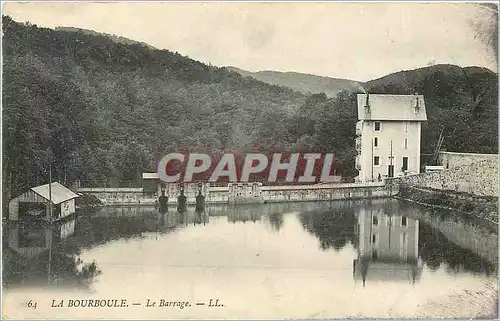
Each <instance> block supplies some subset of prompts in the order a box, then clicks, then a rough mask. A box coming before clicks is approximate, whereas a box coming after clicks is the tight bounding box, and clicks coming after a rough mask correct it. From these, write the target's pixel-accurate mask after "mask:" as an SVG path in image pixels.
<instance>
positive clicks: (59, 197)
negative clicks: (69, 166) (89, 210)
mask: <svg viewBox="0 0 500 321" xmlns="http://www.w3.org/2000/svg"><path fill="white" fill-rule="evenodd" d="M31 190H32V191H33V192H35V193H37V194H38V195H40V196H41V197H43V198H45V199H46V200H49V199H50V197H49V184H45V185H40V186H37V187H32V188H31ZM51 192H52V203H54V204H59V203H62V202H64V201H67V200H70V199H73V198H76V197H78V196H79V195H78V194H76V193H74V192H73V191H72V190H70V189H69V188H66V187H64V186H63V185H61V184H59V183H58V182H53V183H52V184H51Z"/></svg>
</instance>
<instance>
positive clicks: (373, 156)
mask: <svg viewBox="0 0 500 321" xmlns="http://www.w3.org/2000/svg"><path fill="white" fill-rule="evenodd" d="M373 140H374V138H372V140H371V143H372V182H373V180H374V178H373V166H374V165H373V163H374V162H375V160H374V158H375V155H373V144H374V143H373Z"/></svg>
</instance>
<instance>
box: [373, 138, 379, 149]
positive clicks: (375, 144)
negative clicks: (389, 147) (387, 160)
mask: <svg viewBox="0 0 500 321" xmlns="http://www.w3.org/2000/svg"><path fill="white" fill-rule="evenodd" d="M373 147H378V137H374V138H373Z"/></svg>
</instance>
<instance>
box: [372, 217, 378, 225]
mask: <svg viewBox="0 0 500 321" xmlns="http://www.w3.org/2000/svg"><path fill="white" fill-rule="evenodd" d="M373 225H374V226H377V225H378V217H377V216H374V217H373Z"/></svg>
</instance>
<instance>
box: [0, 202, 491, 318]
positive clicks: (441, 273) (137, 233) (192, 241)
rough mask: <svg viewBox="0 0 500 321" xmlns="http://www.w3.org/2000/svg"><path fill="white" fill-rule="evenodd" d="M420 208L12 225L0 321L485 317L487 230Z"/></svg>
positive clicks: (270, 210)
mask: <svg viewBox="0 0 500 321" xmlns="http://www.w3.org/2000/svg"><path fill="white" fill-rule="evenodd" d="M431 211H432V210H430V209H428V208H425V207H419V206H416V205H415V204H410V203H406V202H402V201H398V200H372V201H338V202H311V203H283V204H261V205H235V206H231V205H221V206H215V205H214V206H208V207H206V208H205V210H204V211H203V212H196V211H195V209H194V208H188V209H187V211H186V212H184V213H179V212H177V211H176V209H169V212H168V213H167V214H160V213H158V211H157V210H155V208H153V207H147V206H142V207H107V208H101V209H99V210H96V211H94V212H87V213H80V214H78V215H77V216H76V217H73V218H71V219H69V220H66V221H64V222H62V223H61V224H59V225H56V226H54V227H51V228H50V227H44V226H40V225H31V226H30V225H23V224H11V225H9V226H8V227H5V228H4V233H3V236H4V239H3V247H4V248H3V255H4V258H3V260H4V269H3V283H4V284H3V286H4V291H5V292H4V303H3V304H4V307H3V308H4V315H5V316H6V317H7V318H21V317H24V318H27V317H29V318H43V319H47V318H48V319H57V318H64V319H67V318H72V319H91V318H108V319H110V318H112V319H119V318H122V319H123V318H126V319H139V318H145V319H183V318H211V319H214V318H215V319H221V318H231V319H238V318H245V319H252V318H254V319H255V318H267V319H270V318H271V319H272V318H282V317H283V316H285V315H286V316H289V317H290V318H346V317H353V318H355V317H356V318H363V317H380V318H388V317H391V318H394V317H402V318H417V317H418V318H422V317H427V318H438V317H446V318H452V317H455V318H478V317H492V316H495V315H496V313H497V311H496V309H495V307H496V300H497V283H498V279H497V266H496V262H497V257H496V256H497V252H498V248H497V243H496V242H497V235H496V233H494V231H492V230H490V229H488V228H487V227H483V226H481V225H480V224H476V223H474V222H468V221H465V220H463V219H460V218H457V217H456V216H455V215H453V213H449V212H443V211H441V212H440V213H433V214H432V215H431ZM70 300H73V301H72V303H71V304H72V305H73V307H68V304H69V302H70ZM89 300H93V301H89ZM97 300H99V301H97ZM100 300H107V301H109V302H107V301H100ZM112 300H115V301H112ZM122 300H126V301H122ZM148 300H149V301H148ZM162 300H163V301H162ZM30 301H31V306H30ZM61 302H62V303H61ZM89 302H92V303H90V306H88V305H89ZM123 302H125V303H123ZM34 303H36V304H37V306H36V308H34V307H33V304H34ZM153 303H155V304H154V306H151V305H153ZM58 304H61V306H62V307H54V305H56V306H57V305H58ZM96 304H97V306H99V305H102V306H103V307H96V306H95V305H96ZM108 304H109V305H111V306H112V307H104V306H106V305H108ZM74 305H80V307H75V306H74ZM121 305H124V306H121ZM148 305H150V306H149V307H148ZM81 306H86V307H81Z"/></svg>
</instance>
